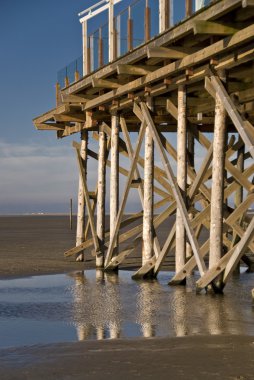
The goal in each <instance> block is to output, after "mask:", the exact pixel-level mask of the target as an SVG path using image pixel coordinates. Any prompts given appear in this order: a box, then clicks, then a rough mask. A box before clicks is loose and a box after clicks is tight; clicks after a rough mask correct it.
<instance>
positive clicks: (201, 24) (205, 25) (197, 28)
mask: <svg viewBox="0 0 254 380" xmlns="http://www.w3.org/2000/svg"><path fill="white" fill-rule="evenodd" d="M193 31H194V34H213V35H221V36H230V35H232V34H234V33H236V32H238V29H236V28H232V27H231V26H227V25H223V24H219V23H217V22H211V21H203V20H198V21H194V22H193Z"/></svg>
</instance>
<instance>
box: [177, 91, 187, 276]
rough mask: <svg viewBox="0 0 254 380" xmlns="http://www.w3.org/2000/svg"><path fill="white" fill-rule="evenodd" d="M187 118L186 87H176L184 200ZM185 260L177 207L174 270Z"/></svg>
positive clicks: (180, 181) (179, 171)
mask: <svg viewBox="0 0 254 380" xmlns="http://www.w3.org/2000/svg"><path fill="white" fill-rule="evenodd" d="M186 148H187V119H186V88H185V86H180V87H179V89H178V122H177V183H178V186H179V188H180V190H181V193H182V196H183V199H184V200H185V192H186V180H187V154H186ZM185 260H186V234H185V228H184V223H183V219H182V216H181V213H180V210H179V208H177V211H176V248H175V266H176V268H175V269H176V272H178V271H180V270H181V269H182V267H183V266H184V264H185Z"/></svg>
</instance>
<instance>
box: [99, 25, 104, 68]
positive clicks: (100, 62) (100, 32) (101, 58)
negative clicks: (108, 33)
mask: <svg viewBox="0 0 254 380" xmlns="http://www.w3.org/2000/svg"><path fill="white" fill-rule="evenodd" d="M98 50H99V51H98V62H99V67H102V66H103V64H104V58H103V39H102V29H101V28H100V29H99V49H98Z"/></svg>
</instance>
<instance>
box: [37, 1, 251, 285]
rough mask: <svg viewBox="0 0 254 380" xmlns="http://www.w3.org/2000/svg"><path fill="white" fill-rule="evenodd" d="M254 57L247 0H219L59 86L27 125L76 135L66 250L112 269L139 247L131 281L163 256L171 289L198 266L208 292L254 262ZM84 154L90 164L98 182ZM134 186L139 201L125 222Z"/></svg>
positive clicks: (153, 271) (151, 273) (150, 272)
mask: <svg viewBox="0 0 254 380" xmlns="http://www.w3.org/2000/svg"><path fill="white" fill-rule="evenodd" d="M253 58H254V1H253V0H220V1H216V2H212V3H211V4H210V5H209V6H207V7H205V8H203V9H202V10H200V11H199V12H197V13H195V14H194V15H192V16H190V17H187V18H186V19H185V20H184V21H183V22H181V23H180V24H178V25H176V26H174V27H173V28H168V29H165V31H164V32H163V33H161V34H160V35H159V36H157V37H155V38H153V39H149V40H148V41H147V42H146V43H145V44H143V45H141V46H140V47H138V48H136V49H133V50H131V51H130V52H129V53H128V54H126V55H124V56H122V57H120V58H118V59H116V60H114V61H113V62H111V63H110V64H108V65H105V66H103V67H102V68H100V69H98V70H97V71H95V72H93V73H91V74H88V75H86V76H84V77H82V78H81V79H78V77H77V78H76V79H77V80H76V82H74V83H73V84H71V85H68V86H66V87H65V88H64V89H62V90H59V88H57V104H56V108H54V109H52V110H50V111H48V112H46V113H45V114H43V115H41V116H39V117H37V118H36V119H34V125H35V127H36V128H37V129H38V130H52V131H56V133H57V137H58V138H59V139H61V138H64V137H65V136H70V135H72V134H76V133H79V134H80V135H81V141H79V142H75V143H73V147H74V149H75V152H76V155H77V162H78V168H79V180H80V181H79V199H78V206H79V207H78V227H77V245H76V246H75V247H74V248H73V249H71V250H69V251H68V252H66V253H65V255H66V256H71V255H75V256H76V257H77V259H78V260H83V259H86V255H87V254H88V253H87V252H89V255H90V254H91V253H92V255H94V256H96V266H97V267H98V268H103V269H104V270H107V271H109V270H117V269H118V268H119V267H120V266H121V265H124V262H125V260H126V259H127V258H128V257H129V256H130V255H131V254H132V252H133V251H134V250H135V249H136V248H137V247H140V253H141V256H142V260H141V262H142V264H141V267H140V269H139V270H138V271H137V272H136V273H135V274H134V275H133V277H134V278H146V277H156V275H157V274H158V272H159V271H160V270H161V268H162V267H163V263H164V261H165V259H166V258H167V257H169V256H171V257H173V258H174V263H175V275H174V277H173V278H172V279H171V282H170V283H171V284H175V285H176V284H184V283H185V280H186V277H187V276H188V275H190V274H191V273H193V270H194V269H195V268H196V269H197V270H198V273H199V279H198V281H197V289H198V290H201V289H205V288H207V287H208V288H211V289H213V290H214V291H215V292H221V291H222V290H223V288H224V286H225V284H226V283H227V281H228V279H229V278H230V276H231V275H232V273H233V272H235V271H237V270H239V265H240V263H244V265H245V266H246V267H247V268H249V270H252V269H253V266H254V261H253V260H254V259H253V254H254V218H253V217H252V214H251V212H250V209H251V208H252V207H253V202H254V181H253V179H254V177H253V174H254V163H253V158H254V127H253V125H254V63H253ZM67 84H68V83H67ZM90 139H94V140H95V141H96V142H97V143H96V144H98V145H97V146H98V149H97V150H96V151H95V150H91V149H90V148H89V142H90ZM93 146H94V144H93ZM89 157H91V158H93V159H95V160H97V161H98V182H97V185H96V186H95V188H94V189H91V188H89V187H90V184H89V171H88V170H87V159H88V158H89ZM119 157H120V158H119ZM121 157H123V158H124V160H125V161H126V160H128V162H129V167H128V169H126V168H125V167H123V166H122V165H121V162H122V161H121ZM107 168H110V169H108V170H109V173H110V192H109V193H110V194H109V200H110V228H109V229H108V230H106V228H105V202H106V201H105V199H106V196H107V194H106V189H107V187H106V178H107V175H106V173H107ZM119 178H120V179H119ZM119 182H121V183H123V191H122V192H121V194H120V191H119ZM120 188H121V186H120ZM133 189H136V191H137V194H138V196H139V199H140V204H141V205H142V207H141V209H140V210H137V212H136V213H135V214H131V215H129V216H128V217H126V215H125V213H126V204H127V201H129V197H131V196H132V195H131V194H133ZM85 209H86V213H87V217H88V221H87V224H86V225H85V223H84V220H85V218H84V215H85ZM168 220H171V221H172V220H173V224H172V223H169V222H168V226H169V227H168V233H167V236H166V239H164V240H163V241H162V240H161V239H160V236H159V229H160V226H161V225H162V224H164V225H165V224H166V223H167V221H168ZM138 221H139V222H138ZM133 223H134V226H133ZM204 232H205V234H204ZM201 236H206V238H205V239H204V238H202V239H201V238H200V237H201Z"/></svg>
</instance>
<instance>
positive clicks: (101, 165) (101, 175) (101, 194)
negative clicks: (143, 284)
mask: <svg viewBox="0 0 254 380" xmlns="http://www.w3.org/2000/svg"><path fill="white" fill-rule="evenodd" d="M106 143H107V140H106V134H105V132H104V131H103V129H102V127H100V131H99V153H98V187H97V189H98V192H97V236H98V239H99V242H100V246H101V250H100V253H99V254H97V255H96V268H103V266H104V240H105V197H106Z"/></svg>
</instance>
